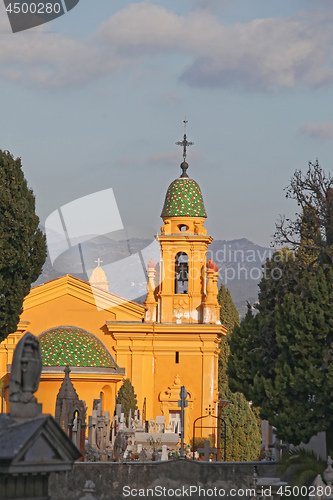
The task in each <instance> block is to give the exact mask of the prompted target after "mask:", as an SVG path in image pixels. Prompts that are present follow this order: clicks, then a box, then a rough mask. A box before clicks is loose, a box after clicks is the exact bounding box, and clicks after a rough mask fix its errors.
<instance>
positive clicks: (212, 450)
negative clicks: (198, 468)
mask: <svg viewBox="0 0 333 500" xmlns="http://www.w3.org/2000/svg"><path fill="white" fill-rule="evenodd" d="M198 452H199V453H204V454H205V462H209V455H210V454H211V453H213V454H214V455H216V454H217V449H216V448H211V447H210V443H209V441H208V439H205V445H204V447H203V448H198Z"/></svg>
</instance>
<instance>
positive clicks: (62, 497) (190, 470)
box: [50, 460, 280, 500]
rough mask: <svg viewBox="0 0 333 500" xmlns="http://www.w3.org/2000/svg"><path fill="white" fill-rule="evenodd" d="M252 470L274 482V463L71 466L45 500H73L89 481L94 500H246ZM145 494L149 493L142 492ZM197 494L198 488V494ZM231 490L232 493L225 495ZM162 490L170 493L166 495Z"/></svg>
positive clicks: (53, 478)
mask: <svg viewBox="0 0 333 500" xmlns="http://www.w3.org/2000/svg"><path fill="white" fill-rule="evenodd" d="M254 466H257V468H258V473H259V476H260V477H276V476H280V474H279V473H278V471H277V465H276V464H275V463H274V462H228V463H223V462H196V461H191V460H174V461H169V462H156V463H154V462H150V463H136V462H135V463H128V464H127V463H124V464H120V463H75V465H74V469H73V470H72V471H71V472H66V473H62V474H57V475H56V474H53V475H52V476H51V478H50V495H51V500H79V499H80V498H81V497H83V496H84V494H83V493H82V488H83V485H84V483H85V481H86V480H87V479H90V480H92V481H93V482H94V483H95V485H96V491H95V493H94V496H95V497H96V498H97V499H98V500H110V499H112V500H124V499H125V498H129V499H132V498H134V497H135V496H137V497H140V498H170V497H171V496H174V497H175V498H187V497H188V498H192V499H193V500H197V499H199V498H200V499H202V498H205V497H206V498H207V497H209V498H222V496H223V492H224V496H225V497H226V498H227V495H228V494H231V495H232V497H233V498H235V499H237V498H247V499H250V497H251V494H250V491H249V488H250V486H251V482H252V478H253V467H254ZM190 487H192V489H190ZM148 488H150V489H151V490H150V491H147V489H148ZM163 488H165V490H163ZM195 488H197V490H196V489H195ZM199 488H202V490H201V491H200V492H199ZM214 488H216V490H214ZM232 488H233V489H234V490H235V491H231V489H232ZM168 489H171V490H172V491H170V492H169V493H168V491H167V490H168ZM139 490H140V491H139ZM176 490H177V491H176ZM219 490H220V491H219ZM236 490H238V491H236ZM199 493H200V494H199ZM230 497H231V496H230ZM230 497H229V498H230Z"/></svg>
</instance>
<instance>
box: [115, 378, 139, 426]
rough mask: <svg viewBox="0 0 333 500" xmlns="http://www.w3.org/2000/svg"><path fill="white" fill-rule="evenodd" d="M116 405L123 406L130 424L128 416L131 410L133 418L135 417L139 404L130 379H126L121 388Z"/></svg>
mask: <svg viewBox="0 0 333 500" xmlns="http://www.w3.org/2000/svg"><path fill="white" fill-rule="evenodd" d="M116 404H122V405H123V408H124V415H125V418H126V422H127V424H128V414H129V411H130V409H131V410H132V416H134V411H135V410H137V409H138V402H137V399H136V394H135V393H134V387H133V385H132V383H131V381H130V379H129V378H125V379H124V381H123V385H122V386H121V387H120V389H119V391H118V394H117V399H116Z"/></svg>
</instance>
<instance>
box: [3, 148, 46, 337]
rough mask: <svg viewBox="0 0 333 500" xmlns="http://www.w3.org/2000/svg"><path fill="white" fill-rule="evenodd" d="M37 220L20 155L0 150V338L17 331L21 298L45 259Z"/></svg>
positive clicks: (33, 201)
mask: <svg viewBox="0 0 333 500" xmlns="http://www.w3.org/2000/svg"><path fill="white" fill-rule="evenodd" d="M38 224H39V219H38V217H37V215H36V213H35V198H34V195H33V192H32V190H31V189H29V188H28V186H27V181H26V180H25V178H24V175H23V172H22V168H21V160H20V158H17V159H16V160H15V159H14V158H13V156H12V155H11V154H10V153H9V152H8V151H4V152H3V151H1V150H0V341H2V340H3V339H5V338H6V337H7V336H8V335H9V334H10V333H13V332H15V331H16V327H17V323H18V321H19V316H20V314H21V312H22V304H23V299H24V297H25V296H26V295H27V294H28V293H29V290H30V285H31V283H33V282H34V281H36V279H37V278H38V276H39V274H40V272H41V270H42V267H43V264H44V261H45V257H46V242H45V236H44V235H43V233H42V231H41V230H40V229H38Z"/></svg>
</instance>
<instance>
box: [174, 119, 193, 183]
mask: <svg viewBox="0 0 333 500" xmlns="http://www.w3.org/2000/svg"><path fill="white" fill-rule="evenodd" d="M187 123H188V121H187V120H186V117H185V120H184V139H183V140H182V141H178V142H176V145H177V146H182V147H183V158H184V161H183V162H182V163H181V165H180V166H181V168H182V170H183V173H182V175H181V177H188V175H187V173H186V170H187V169H188V163H187V162H186V154H187V153H186V148H187V147H188V146H193V144H194V142H189V141H188V140H187V137H186V124H187Z"/></svg>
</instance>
